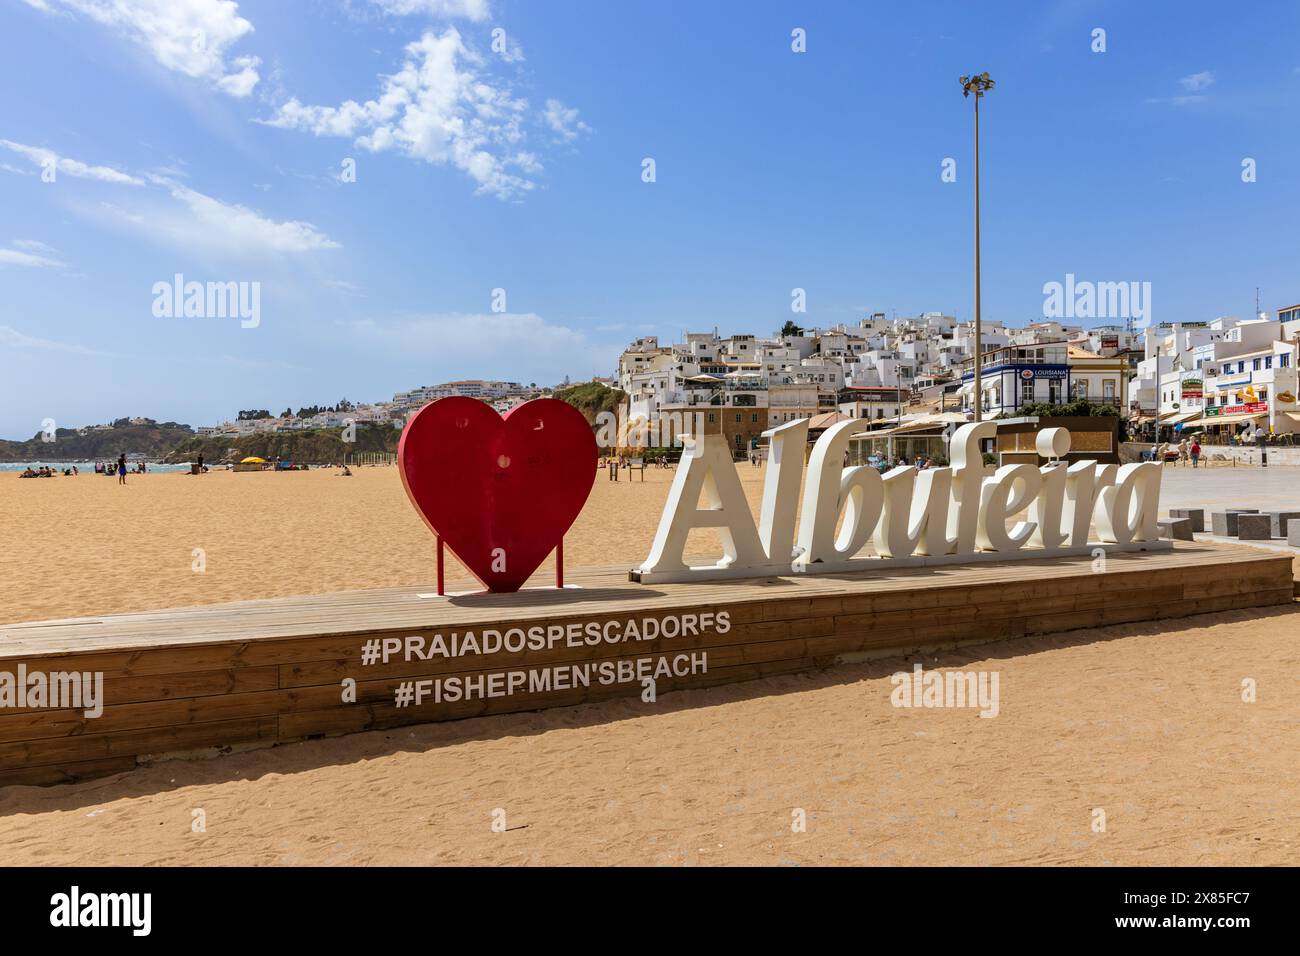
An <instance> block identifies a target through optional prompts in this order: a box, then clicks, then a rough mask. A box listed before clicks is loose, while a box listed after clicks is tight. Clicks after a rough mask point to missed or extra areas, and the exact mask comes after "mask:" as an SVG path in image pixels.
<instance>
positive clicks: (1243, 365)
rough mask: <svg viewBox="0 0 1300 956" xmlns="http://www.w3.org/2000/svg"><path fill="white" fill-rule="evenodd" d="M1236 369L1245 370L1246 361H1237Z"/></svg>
mask: <svg viewBox="0 0 1300 956" xmlns="http://www.w3.org/2000/svg"><path fill="white" fill-rule="evenodd" d="M1237 371H1238V372H1244V371H1246V363H1245V362H1244V361H1243V362H1238V363H1237Z"/></svg>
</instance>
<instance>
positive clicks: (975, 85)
mask: <svg viewBox="0 0 1300 956" xmlns="http://www.w3.org/2000/svg"><path fill="white" fill-rule="evenodd" d="M993 86H994V81H993V80H991V79H989V74H988V71H985V72H983V73H979V74H976V75H975V76H963V77H962V78H961V95H962V96H963V97H967V96H970V95H971V94H972V93H974V94H975V381H974V383H973V384H974V390H975V395H974V398H975V421H977V422H978V421H982V420H983V417H984V393H983V389H982V387H981V385H982V382H981V375H980V371H981V368H980V366H981V365H982V364H983V362H984V355H983V352H984V349H983V340H982V336H981V334H980V99H981V98H983V96H984V94H985V93H987V92H988V91H989V90H991V89H993Z"/></svg>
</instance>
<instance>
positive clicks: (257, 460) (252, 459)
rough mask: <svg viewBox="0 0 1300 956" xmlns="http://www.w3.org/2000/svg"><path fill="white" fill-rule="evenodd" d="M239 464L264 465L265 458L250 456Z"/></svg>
mask: <svg viewBox="0 0 1300 956" xmlns="http://www.w3.org/2000/svg"><path fill="white" fill-rule="evenodd" d="M240 464H241V465H265V464H266V459H265V458H258V457H257V456H255V455H250V456H249V457H247V458H245V459H244V460H243V461H241V462H240Z"/></svg>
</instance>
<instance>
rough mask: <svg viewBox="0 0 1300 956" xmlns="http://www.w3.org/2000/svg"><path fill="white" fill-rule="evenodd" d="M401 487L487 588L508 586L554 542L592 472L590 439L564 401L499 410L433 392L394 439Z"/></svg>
mask: <svg viewBox="0 0 1300 956" xmlns="http://www.w3.org/2000/svg"><path fill="white" fill-rule="evenodd" d="M397 463H398V468H399V470H400V471H401V474H402V484H404V485H405V486H406V494H407V496H408V497H410V499H411V503H412V504H414V505H415V508H416V510H417V511H419V512H420V514H421V516H423V518H424V522H425V524H427V525H428V526H429V527H430V529H432V530H433V533H434V534H436V535H438V536H439V537H441V538H442V540H443V542H444V543H445V544H446V545H447V547H449V548H450V549H451V550H452V553H453V554H455V555H456V557H458V558H459V559H460V560H461V563H462V564H464V565H465V567H467V568H469V569H470V571H471V572H472V573H473V575H474V577H476V578H478V579H479V581H480V582H481V583H482V585H483V586H484V587H485V588H487V589H488V590H489V591H498V592H511V591H518V590H519V589H520V588H521V587H522V586H523V584H524V582H525V581H527V580H528V578H529V577H530V576H531V575H532V573H533V572H534V571H536V570H537V568H538V566H539V565H540V564H541V563H542V562H543V561H544V560H546V556H547V555H548V554H550V553H551V551H552V550H554V548H555V546H556V545H557V544H559V543H560V539H561V538H563V537H564V533H565V532H566V531H568V530H569V527H570V526H571V525H572V524H573V522H574V520H575V519H576V518H577V517H578V513H579V512H580V511H582V506H583V505H584V504H586V502H587V496H588V495H590V494H591V486H592V484H593V483H594V482H595V481H596V438H595V436H594V435H593V434H592V432H591V426H590V425H589V424H587V420H586V419H585V418H584V417H583V416H582V413H581V412H579V411H578V410H577V409H576V408H574V407H573V406H572V405H568V404H565V403H564V402H561V401H558V400H556V399H554V398H538V399H534V400H533V401H531V402H524V403H523V404H522V405H516V406H515V407H514V408H512V409H511V410H510V411H508V412H506V414H505V415H504V416H501V415H498V414H497V413H496V412H495V411H493V410H492V408H491V406H489V405H486V404H484V403H483V402H480V401H479V400H478V399H474V398H464V397H452V398H441V399H438V400H437V401H436V402H432V403H430V404H428V405H425V406H424V407H423V408H422V409H420V410H419V411H418V412H416V413H415V414H414V415H412V416H411V420H410V421H408V422H407V423H406V428H405V429H404V430H403V431H402V440H401V442H400V444H399V445H398V446H397Z"/></svg>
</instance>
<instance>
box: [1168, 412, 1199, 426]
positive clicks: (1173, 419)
mask: <svg viewBox="0 0 1300 956" xmlns="http://www.w3.org/2000/svg"><path fill="white" fill-rule="evenodd" d="M1200 414H1201V413H1200V412H1199V411H1197V412H1170V413H1169V414H1168V415H1161V416H1160V424H1162V425H1177V424H1178V423H1179V422H1188V421H1191V420H1192V419H1193V418H1197V417H1198V416H1199V415H1200Z"/></svg>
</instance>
